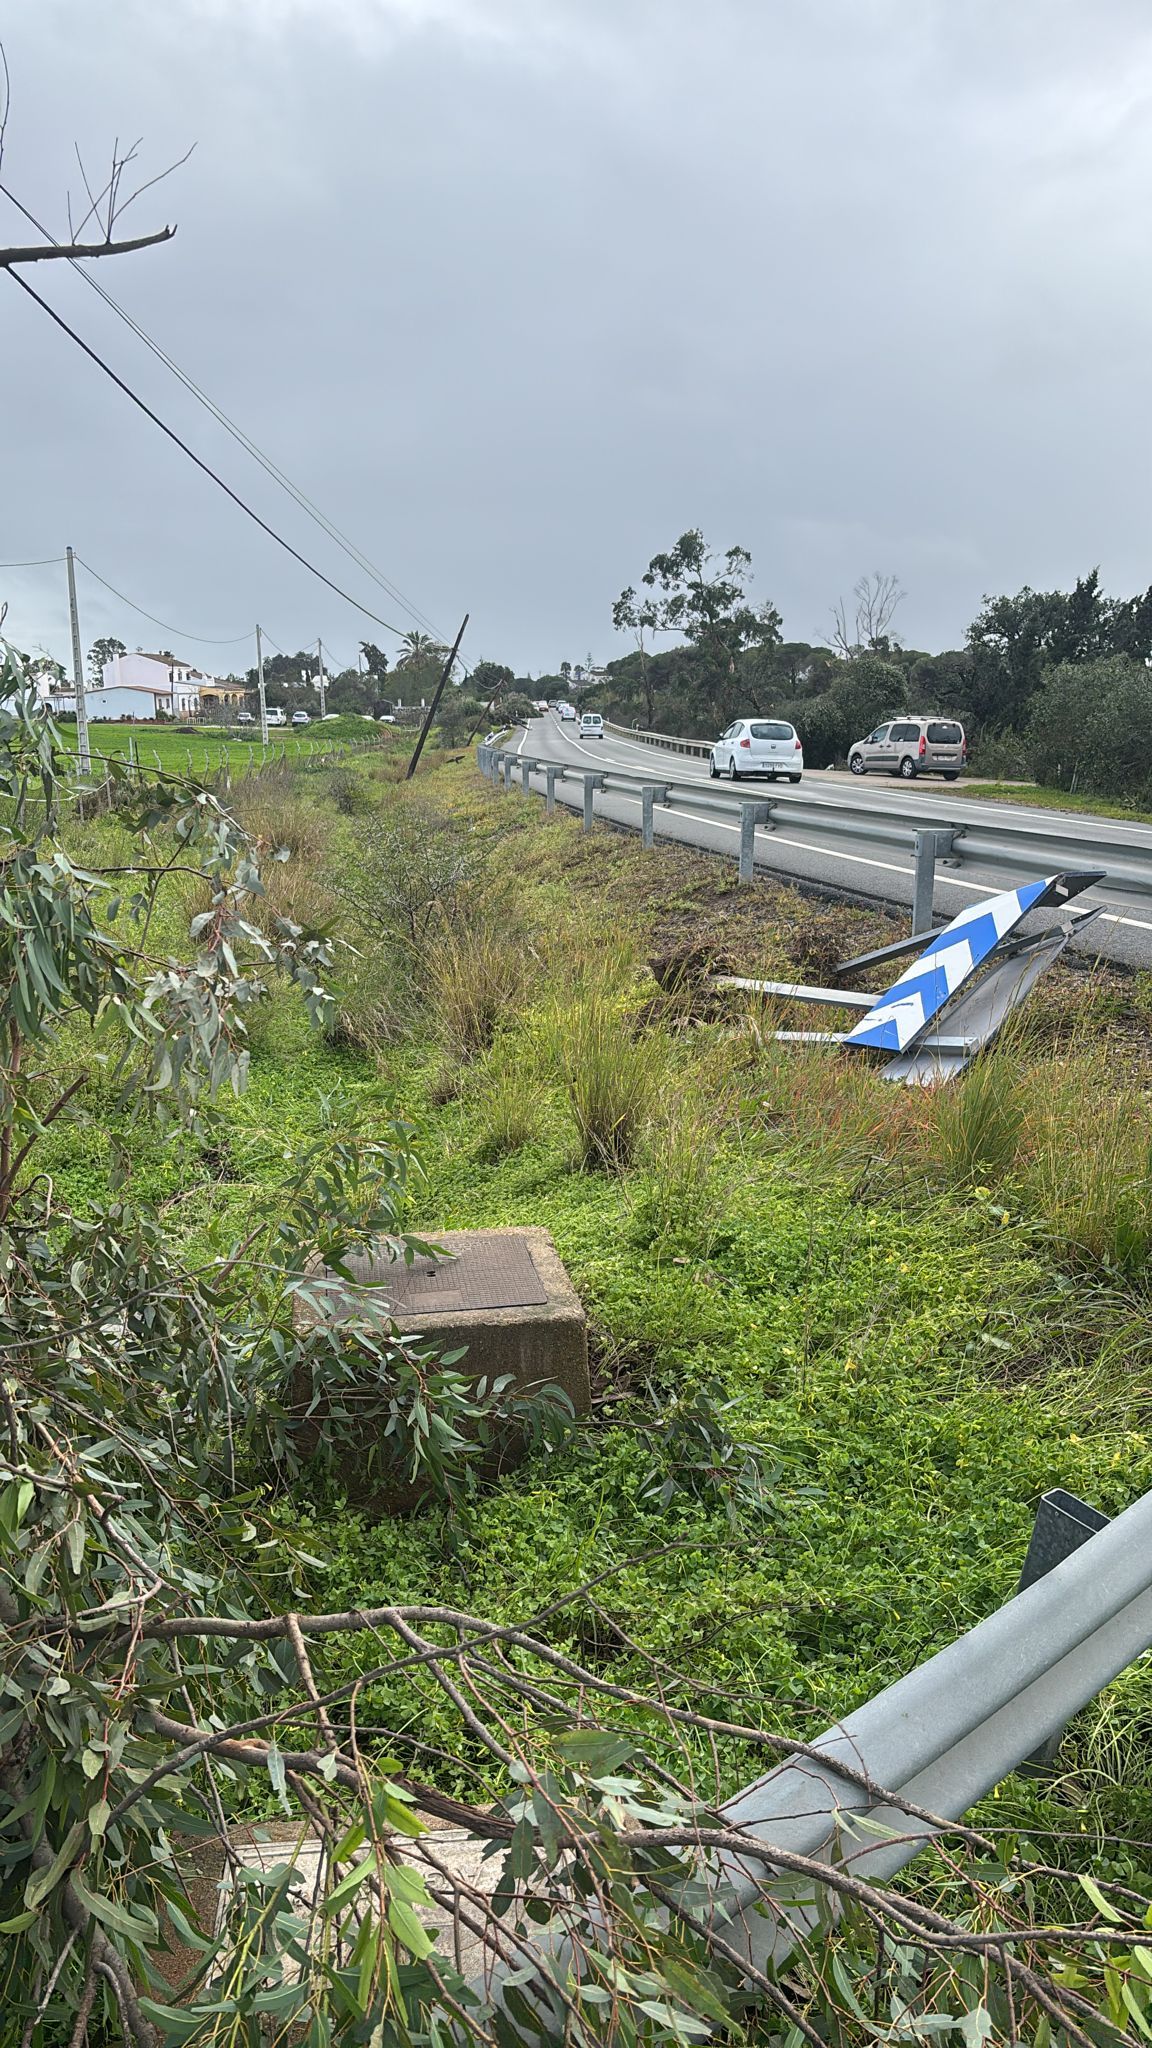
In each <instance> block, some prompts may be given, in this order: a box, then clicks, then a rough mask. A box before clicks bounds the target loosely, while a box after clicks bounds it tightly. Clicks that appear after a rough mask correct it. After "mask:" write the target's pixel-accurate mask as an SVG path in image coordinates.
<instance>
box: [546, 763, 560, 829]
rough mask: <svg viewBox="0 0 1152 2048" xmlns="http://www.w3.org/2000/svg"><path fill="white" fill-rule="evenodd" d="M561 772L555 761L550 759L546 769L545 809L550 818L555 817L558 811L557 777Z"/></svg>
mask: <svg viewBox="0 0 1152 2048" xmlns="http://www.w3.org/2000/svg"><path fill="white" fill-rule="evenodd" d="M560 772H561V771H560V769H559V768H558V767H557V766H556V763H555V762H554V761H549V763H548V765H547V767H546V768H545V770H544V783H545V788H544V811H545V815H546V816H547V817H549V818H551V817H553V816H554V815H555V811H556V777H557V776H558V775H559V774H560Z"/></svg>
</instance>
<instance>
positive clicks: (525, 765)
mask: <svg viewBox="0 0 1152 2048" xmlns="http://www.w3.org/2000/svg"><path fill="white" fill-rule="evenodd" d="M535 766H536V763H535V761H530V760H529V759H528V758H527V756H526V755H521V757H520V787H521V789H522V790H523V791H524V794H525V796H527V795H529V794H530V793H531V789H532V770H533V769H534V767H535Z"/></svg>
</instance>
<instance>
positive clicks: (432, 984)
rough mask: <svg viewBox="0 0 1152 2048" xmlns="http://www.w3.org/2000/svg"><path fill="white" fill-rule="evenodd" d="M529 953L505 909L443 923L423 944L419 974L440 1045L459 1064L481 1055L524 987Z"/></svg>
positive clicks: (517, 923) (514, 920)
mask: <svg viewBox="0 0 1152 2048" xmlns="http://www.w3.org/2000/svg"><path fill="white" fill-rule="evenodd" d="M530 966H531V954H530V952H529V948H528V946H527V943H526V941H525V937H524V932H523V927H522V924H521V921H520V920H519V919H518V918H517V917H516V916H515V914H514V913H511V912H510V906H508V905H505V906H503V910H502V911H501V910H500V909H498V908H493V909H491V910H486V911H481V912H480V913H479V914H477V915H476V916H474V917H473V918H472V919H471V920H470V921H469V922H468V923H466V924H448V925H445V926H444V928H443V929H442V930H441V931H439V932H437V933H435V934H434V936H432V937H430V938H429V939H428V940H427V942H426V945H425V950H424V960H423V974H424V982H425V987H426V989H427V993H428V997H429V1001H430V1003H431V1005H432V1009H433V1011H434V1013H435V1016H436V1019H437V1022H438V1024H439V1027H440V1031H441V1034H442V1036H443V1038H444V1041H445V1044H446V1046H447V1048H448V1050H449V1051H450V1052H453V1053H455V1054H456V1055H457V1056H458V1057H459V1058H460V1059H462V1060H471V1059H475V1058H476V1057H477V1055H478V1054H480V1053H482V1052H484V1051H486V1049H487V1048H488V1046H490V1045H491V1043H492V1040H493V1038H494V1037H495V1036H496V1032H497V1030H498V1029H499V1027H500V1025H501V1024H504V1023H506V1022H507V1021H508V1020H509V1019H510V1018H511V1017H512V1016H513V1015H514V1014H515V1011H516V1009H517V1007H518V1005H519V1003H520V1000H521V998H522V996H523V993H524V990H525V988H526V986H527V982H528V976H529V969H530Z"/></svg>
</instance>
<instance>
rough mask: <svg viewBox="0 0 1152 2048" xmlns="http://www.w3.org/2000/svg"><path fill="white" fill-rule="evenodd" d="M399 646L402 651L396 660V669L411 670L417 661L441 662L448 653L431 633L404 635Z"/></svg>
mask: <svg viewBox="0 0 1152 2048" xmlns="http://www.w3.org/2000/svg"><path fill="white" fill-rule="evenodd" d="M400 645H401V647H402V648H403V650H404V651H403V653H402V654H399V655H398V656H397V658H396V666H397V668H411V667H412V665H413V663H414V662H417V661H443V660H444V657H445V655H446V654H447V652H448V649H447V648H446V647H444V646H442V644H441V642H440V641H439V640H434V639H433V637H432V635H431V633H421V632H412V633H405V635H404V637H403V639H402V640H401V642H400Z"/></svg>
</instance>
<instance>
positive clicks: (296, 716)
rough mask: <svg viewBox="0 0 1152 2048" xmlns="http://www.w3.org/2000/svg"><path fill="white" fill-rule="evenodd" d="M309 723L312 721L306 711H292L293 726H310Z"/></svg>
mask: <svg viewBox="0 0 1152 2048" xmlns="http://www.w3.org/2000/svg"><path fill="white" fill-rule="evenodd" d="M311 723H312V720H311V718H310V717H309V716H308V713H307V712H306V711H294V712H293V713H292V724H293V725H311Z"/></svg>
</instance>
